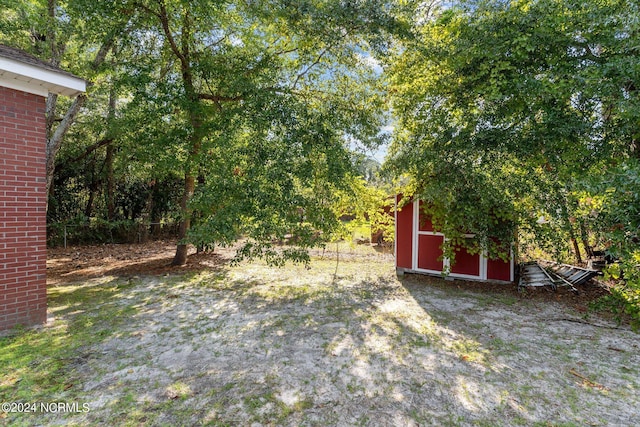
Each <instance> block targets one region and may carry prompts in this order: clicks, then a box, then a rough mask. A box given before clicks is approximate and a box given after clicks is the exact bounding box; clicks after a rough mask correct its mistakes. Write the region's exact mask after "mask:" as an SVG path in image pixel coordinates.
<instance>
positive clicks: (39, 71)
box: [0, 57, 87, 96]
mask: <svg viewBox="0 0 640 427" xmlns="http://www.w3.org/2000/svg"><path fill="white" fill-rule="evenodd" d="M0 85H2V86H5V87H9V88H11V89H16V90H21V91H23V92H29V93H33V94H36V95H41V96H46V95H47V93H49V92H52V93H57V94H59V95H67V96H76V95H79V94H81V93H82V92H85V91H86V90H87V83H86V82H85V81H84V80H83V79H81V78H79V77H74V76H71V75H68V74H65V73H59V72H56V71H53V70H47V69H44V68H41V67H38V66H36V65H31V64H25V63H24V62H20V61H16V60H13V59H9V58H3V57H0Z"/></svg>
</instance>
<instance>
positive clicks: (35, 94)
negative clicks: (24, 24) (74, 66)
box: [0, 45, 86, 330]
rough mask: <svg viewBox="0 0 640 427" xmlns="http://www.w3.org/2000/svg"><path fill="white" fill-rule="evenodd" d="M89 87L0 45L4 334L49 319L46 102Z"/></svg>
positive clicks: (0, 316)
mask: <svg viewBox="0 0 640 427" xmlns="http://www.w3.org/2000/svg"><path fill="white" fill-rule="evenodd" d="M85 85H86V83H85V81H84V80H82V79H80V78H78V77H76V76H74V75H72V74H69V73H66V72H64V71H62V70H60V69H59V68H57V67H53V66H51V65H50V64H47V63H45V62H43V61H40V60H39V59H37V58H35V57H33V56H31V55H29V54H27V53H25V52H23V51H21V50H18V49H14V48H10V47H8V46H3V45H0V330H2V329H8V328H11V327H13V326H15V325H18V324H23V325H33V324H38V323H43V322H44V321H45V320H46V318H47V293H46V272H47V265H46V262H47V246H46V243H47V239H46V237H47V236H46V226H47V224H46V222H47V212H46V211H47V195H46V194H45V193H46V157H47V154H46V142H47V135H46V123H45V108H46V105H45V102H46V97H47V96H48V94H49V93H56V94H62V95H69V96H76V95H78V94H80V93H81V92H83V91H84V90H85Z"/></svg>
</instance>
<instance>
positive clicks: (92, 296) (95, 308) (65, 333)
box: [0, 280, 136, 424]
mask: <svg viewBox="0 0 640 427" xmlns="http://www.w3.org/2000/svg"><path fill="white" fill-rule="evenodd" d="M132 286H135V283H134V282H133V281H130V280H125V281H97V282H93V283H88V284H87V285H84V286H83V285H73V286H64V287H55V288H52V289H50V290H49V295H48V297H49V306H50V307H51V311H52V312H54V313H56V315H57V316H61V315H62V314H64V318H60V319H58V320H54V322H53V324H51V325H47V326H45V327H43V328H40V329H15V330H14V331H13V333H12V334H11V335H10V336H6V337H3V338H0V402H26V401H38V402H52V401H65V402H72V401H76V402H80V404H82V403H85V402H84V401H83V400H82V387H81V385H80V384H77V381H78V374H77V370H78V369H80V368H81V367H82V366H83V365H84V364H85V363H87V360H89V359H90V358H92V357H93V350H92V349H93V347H94V345H96V344H97V343H99V342H101V341H103V340H105V339H106V338H108V337H110V336H112V335H114V334H116V333H118V331H119V329H120V328H121V327H122V326H123V325H124V324H125V323H126V322H127V319H128V318H130V316H132V315H134V314H135V313H136V309H135V308H133V307H132V306H130V305H128V304H127V303H126V300H125V301H123V300H122V299H121V298H119V297H120V296H121V294H122V292H123V291H124V290H126V289H128V288H130V287H132ZM3 416H4V417H6V418H5V420H4V421H7V422H8V423H9V424H13V423H18V422H22V421H26V420H28V417H29V415H27V414H4V413H3V414H2V415H0V419H1V418H2V417H3ZM69 416H71V415H69ZM27 424H31V423H30V422H28V421H27Z"/></svg>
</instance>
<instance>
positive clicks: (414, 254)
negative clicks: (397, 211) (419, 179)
mask: <svg viewBox="0 0 640 427" xmlns="http://www.w3.org/2000/svg"><path fill="white" fill-rule="evenodd" d="M419 211H420V201H419V200H418V199H413V220H412V224H411V268H412V269H414V270H415V269H417V268H418V233H417V232H416V230H417V229H418V228H420V227H418V219H419Z"/></svg>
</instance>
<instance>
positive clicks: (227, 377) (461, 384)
mask: <svg viewBox="0 0 640 427" xmlns="http://www.w3.org/2000/svg"><path fill="white" fill-rule="evenodd" d="M172 250H173V246H172V245H171V242H166V243H156V244H148V245H144V246H137V245H133V246H124V245H118V246H101V247H92V248H70V249H66V250H65V249H56V250H53V251H51V253H50V256H49V263H48V265H49V269H48V272H49V284H50V299H51V304H50V305H51V306H50V317H51V319H50V322H49V325H48V326H46V327H45V328H44V329H43V330H41V331H39V332H37V333H38V334H40V335H46V334H53V333H54V332H55V331H60V330H63V331H64V335H62V336H63V337H66V339H68V340H69V343H70V344H69V345H70V346H71V345H72V346H73V351H72V353H71V355H68V356H66V357H65V361H64V365H63V367H62V368H61V369H59V370H58V371H57V372H58V375H62V376H63V379H61V380H60V381H59V382H60V386H59V387H58V388H57V389H56V391H55V392H48V393H49V394H50V395H48V396H44V395H43V394H42V393H41V394H38V391H37V390H36V385H34V386H33V387H34V388H33V396H34V398H37V399H39V400H43V399H45V398H46V399H48V400H50V401H62V402H78V403H79V404H80V405H83V404H87V406H86V409H87V410H86V411H77V412H74V413H68V412H66V413H31V414H16V413H9V414H6V413H5V414H4V421H7V422H8V423H9V424H11V425H20V424H23V425H50V424H54V425H55V424H72V425H99V424H105V425H106V424H110V425H124V424H128V425H175V426H182V425H214V426H226V425H228V426H237V425H242V426H267V425H286V426H300V425H309V426H357V425H363V426H430V425H433V426H513V425H525V426H530V425H539V426H557V425H562V426H636V425H640V411H639V410H638V408H640V351H639V348H638V345H639V343H640V341H639V340H638V338H639V336H638V335H637V334H636V333H634V332H632V331H631V330H629V329H628V328H627V327H626V326H624V325H622V326H618V325H617V324H615V323H613V322H611V321H609V320H607V319H605V318H603V317H599V316H597V315H595V314H590V315H589V316H588V317H585V314H586V307H587V303H588V301H589V300H590V299H593V298H594V297H595V296H597V295H599V294H600V293H601V292H602V291H601V290H600V289H599V288H597V287H587V288H584V289H583V292H582V293H581V295H579V296H574V295H573V294H571V293H569V292H567V291H563V290H561V291H558V292H557V293H554V292H551V291H546V290H538V291H536V292H528V293H526V294H520V293H518V292H517V290H516V289H515V285H514V286H506V285H500V286H484V285H479V284H472V283H465V282H457V281H455V282H454V281H445V280H441V279H438V278H429V277H424V276H414V275H407V276H405V277H402V278H397V277H396V275H395V271H394V268H393V259H392V256H391V255H389V254H385V253H382V252H376V251H375V250H374V249H373V248H370V247H368V246H366V247H356V248H342V249H341V251H340V253H339V254H337V255H336V252H335V248H334V250H333V251H329V250H327V251H325V252H317V253H316V254H315V256H314V260H313V262H312V264H311V266H310V268H309V269H306V268H305V267H304V266H290V267H287V268H283V269H278V268H271V267H268V266H266V265H264V264H262V263H259V262H254V263H242V264H240V265H236V266H231V265H229V264H228V259H229V258H230V256H231V255H230V254H231V252H230V251H221V252H217V253H215V254H213V255H211V254H206V255H197V256H194V257H192V259H191V261H192V262H191V265H190V266H189V267H186V268H184V269H179V270H178V272H176V270H175V269H171V268H168V267H167V266H166V265H167V263H168V262H169V261H170V259H171V255H172ZM80 326H82V328H81V327H80ZM87 328H90V329H89V330H90V331H91V335H90V336H84V335H83V336H82V338H79V335H78V336H76V335H74V334H81V333H82V332H81V331H82V330H85V331H86V330H87ZM58 333H59V332H58ZM85 333H86V332H85ZM58 336H60V335H58ZM9 345H17V342H9ZM41 363H43V362H41ZM1 375H3V377H2V380H1V384H3V387H4V388H0V391H3V392H4V395H3V396H2V397H3V399H4V400H6V399H7V396H9V397H11V390H12V389H11V387H13V388H17V387H22V390H23V392H24V390H31V389H28V388H25V387H27V386H25V385H24V382H23V383H20V376H21V375H22V374H21V373H20V372H14V373H13V375H11V374H6V373H4V372H3V373H2V374H1ZM25 375H26V374H25ZM12 381H13V382H12ZM23 394H24V393H23ZM2 421H3V419H2V418H0V423H1V422H2Z"/></svg>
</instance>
